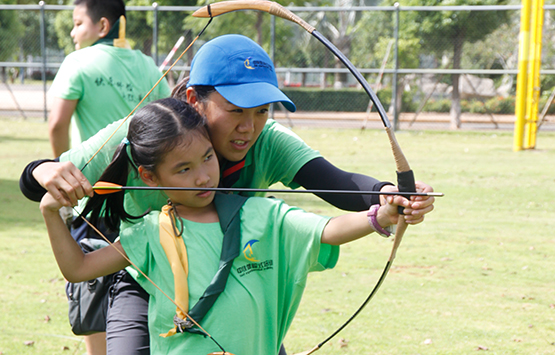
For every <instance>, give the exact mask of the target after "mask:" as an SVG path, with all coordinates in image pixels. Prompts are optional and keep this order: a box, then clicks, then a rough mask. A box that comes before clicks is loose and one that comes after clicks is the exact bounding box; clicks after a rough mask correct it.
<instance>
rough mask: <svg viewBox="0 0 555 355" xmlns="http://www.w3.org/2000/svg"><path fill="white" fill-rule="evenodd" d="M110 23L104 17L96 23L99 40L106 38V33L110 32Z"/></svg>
mask: <svg viewBox="0 0 555 355" xmlns="http://www.w3.org/2000/svg"><path fill="white" fill-rule="evenodd" d="M110 27H111V26H110V21H108V19H107V18H106V17H101V18H100V21H98V31H99V32H98V36H99V37H100V38H104V37H106V35H107V34H108V32H110Z"/></svg>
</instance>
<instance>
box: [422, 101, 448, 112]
mask: <svg viewBox="0 0 555 355" xmlns="http://www.w3.org/2000/svg"><path fill="white" fill-rule="evenodd" d="M450 109H451V100H450V99H440V100H434V99H430V100H428V102H426V105H424V108H423V109H422V111H424V112H449V110H450Z"/></svg>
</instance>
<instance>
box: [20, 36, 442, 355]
mask: <svg viewBox="0 0 555 355" xmlns="http://www.w3.org/2000/svg"><path fill="white" fill-rule="evenodd" d="M172 96H174V97H176V98H179V99H181V100H184V101H187V102H189V103H190V104H191V105H193V106H194V107H195V108H196V109H197V110H198V111H199V112H200V113H202V114H203V115H204V116H206V118H207V122H208V129H209V132H210V136H211V140H212V144H213V146H214V149H215V151H216V153H217V155H218V159H219V161H220V169H221V181H220V186H223V187H250V188H267V187H269V186H270V185H272V184H274V183H276V182H282V183H283V184H284V185H286V186H289V187H291V188H298V187H300V186H302V187H305V188H307V189H345V190H386V191H394V190H396V188H395V187H394V186H391V184H390V183H387V182H380V181H378V180H376V179H373V178H371V177H368V176H364V175H360V174H353V173H348V172H344V171H342V170H340V169H338V168H336V167H335V166H333V165H332V164H330V163H329V162H328V161H327V160H325V159H324V158H323V157H322V156H321V155H320V154H319V153H318V152H317V151H315V150H313V149H311V148H310V147H308V146H307V145H306V144H305V143H304V142H303V141H302V140H301V139H300V138H299V137H298V136H296V135H295V134H294V133H292V132H291V131H290V130H288V129H286V128H284V127H283V126H281V125H280V124H278V123H277V122H275V121H273V120H270V119H268V111H269V105H270V104H271V103H274V102H281V103H283V104H284V106H285V107H286V108H287V109H288V110H290V111H294V110H295V105H294V104H293V102H291V100H290V99H289V98H287V96H286V95H285V94H283V92H281V90H279V88H278V84H277V78H276V74H275V70H274V66H273V64H272V62H271V60H270V58H269V57H268V55H267V54H266V53H265V52H264V50H263V49H262V48H261V47H260V46H258V45H257V44H256V43H255V42H253V41H252V40H250V39H248V38H247V37H244V36H239V35H226V36H221V37H218V38H216V39H214V40H212V41H209V42H207V43H206V44H205V45H204V46H203V47H202V48H201V49H200V50H199V51H198V53H197V54H196V55H195V58H194V60H193V62H192V65H191V73H190V79H189V81H188V83H186V84H185V83H181V85H178V86H177V87H176V88H174V91H173V93H172ZM117 126H118V123H117V122H116V123H114V124H112V125H110V126H108V127H106V128H105V129H104V130H102V131H100V132H99V133H98V134H97V135H96V136H94V137H92V138H91V139H90V140H88V141H87V142H85V143H83V144H82V145H81V146H80V147H78V148H76V149H72V150H70V151H68V152H66V153H64V154H63V155H62V156H61V157H60V159H59V160H60V162H63V163H62V164H60V163H50V162H48V163H44V164H41V165H38V167H37V165H36V164H30V166H28V169H26V172H24V174H23V175H22V180H21V184H20V185H21V187H22V191H24V193H25V194H26V195H27V196H28V197H30V198H32V199H34V200H39V199H40V197H42V194H44V188H46V189H48V191H49V192H51V194H52V195H53V197H54V198H56V199H58V200H59V201H60V202H61V203H62V204H63V205H68V206H69V205H75V203H76V201H77V200H78V199H80V198H82V197H84V196H92V195H93V190H92V187H91V185H90V183H89V181H93V182H94V181H97V180H98V178H99V176H100V174H101V172H102V171H103V170H104V168H105V167H106V166H107V164H108V162H109V161H110V160H111V157H112V154H113V152H114V150H115V148H116V147H117V146H118V145H119V143H120V142H121V139H122V138H123V137H125V135H126V130H127V124H126V125H125V126H124V128H125V129H120V130H118V131H117V132H116V133H115V135H114V137H113V138H112V139H111V140H110V141H109V142H108V144H107V145H106V146H105V147H104V148H103V149H102V150H101V151H100V153H99V156H97V157H95V158H94V159H93V160H92V161H91V163H90V164H89V165H88V166H87V168H86V169H84V171H83V172H82V173H81V172H80V171H79V169H77V168H76V166H78V167H82V166H84V165H85V163H86V161H87V160H88V158H89V157H90V156H91V155H92V154H93V153H94V152H95V151H96V150H97V149H98V147H100V146H101V145H102V143H104V142H105V141H106V139H107V138H108V137H109V136H110V135H111V134H112V133H113V131H114V130H115V128H116V127H117ZM54 164H55V165H54ZM31 174H32V175H31ZM33 176H34V177H35V178H36V181H33V179H32V177H33ZM37 183H38V185H37ZM128 184H129V185H137V184H142V182H141V181H140V179H138V178H136V177H135V178H134V177H132V176H130V179H129V180H128ZM417 190H418V191H422V192H431V191H432V188H431V187H430V186H428V185H426V184H423V183H420V182H418V183H417ZM321 197H322V198H323V199H325V200H326V201H328V202H329V203H331V204H333V205H335V206H336V207H339V208H341V209H346V210H352V211H361V210H367V209H368V208H369V206H371V205H375V204H380V199H379V198H377V197H370V196H362V195H360V196H354V195H343V196H339V195H337V196H331V195H323V196H321ZM381 202H382V204H383V203H385V202H384V201H383V200H382V201H381ZM433 202H434V199H433V197H429V198H426V197H418V198H413V199H411V200H410V201H409V200H404V202H403V204H404V207H405V208H406V210H405V211H406V214H407V215H406V217H405V218H406V221H407V222H408V223H410V224H416V223H420V222H421V221H422V220H423V218H424V215H425V214H426V213H428V212H430V211H431V210H432V209H433ZM165 203H166V196H165V195H164V194H163V193H152V192H144V191H143V192H141V191H135V192H132V193H130V194H126V197H125V206H126V210H127V211H128V212H129V213H131V214H134V215H138V214H141V213H143V212H144V211H145V210H146V209H148V208H151V209H160V208H161V206H163V205H164V204H165ZM118 280H119V281H118V282H117V283H116V284H115V285H114V297H113V299H112V306H111V308H110V310H109V314H108V326H107V333H108V350H109V351H110V352H113V353H117V354H137V353H141V354H148V353H149V350H148V336H145V334H146V332H147V328H146V326H147V319H146V318H147V317H146V316H147V304H148V295H147V294H146V292H144V291H143V290H141V288H140V287H139V286H138V285H137V284H136V283H135V281H134V280H133V279H132V277H130V276H129V274H127V273H122V274H120V275H119V277H118Z"/></svg>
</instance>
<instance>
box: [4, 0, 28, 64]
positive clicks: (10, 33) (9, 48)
mask: <svg viewBox="0 0 555 355" xmlns="http://www.w3.org/2000/svg"><path fill="white" fill-rule="evenodd" d="M16 3H17V2H16V1H15V0H3V1H2V4H5V5H13V4H16ZM23 31H24V27H23V24H22V23H21V22H20V21H19V16H18V12H17V11H13V10H1V11H0V48H1V49H0V61H10V60H15V59H16V58H17V55H18V51H17V49H18V48H19V39H20V38H21V37H23Z"/></svg>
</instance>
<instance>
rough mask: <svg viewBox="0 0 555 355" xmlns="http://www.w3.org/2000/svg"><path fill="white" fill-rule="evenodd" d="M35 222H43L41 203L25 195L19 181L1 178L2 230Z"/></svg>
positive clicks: (0, 228)
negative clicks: (20, 188)
mask: <svg viewBox="0 0 555 355" xmlns="http://www.w3.org/2000/svg"><path fill="white" fill-rule="evenodd" d="M34 223H43V220H42V216H41V214H40V211H39V204H38V203H37V202H33V201H30V200H28V199H27V198H26V197H25V196H23V194H22V193H21V191H20V190H19V183H18V182H17V181H13V180H3V179H0V231H5V230H8V229H11V228H14V227H22V226H29V225H30V224H34Z"/></svg>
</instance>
